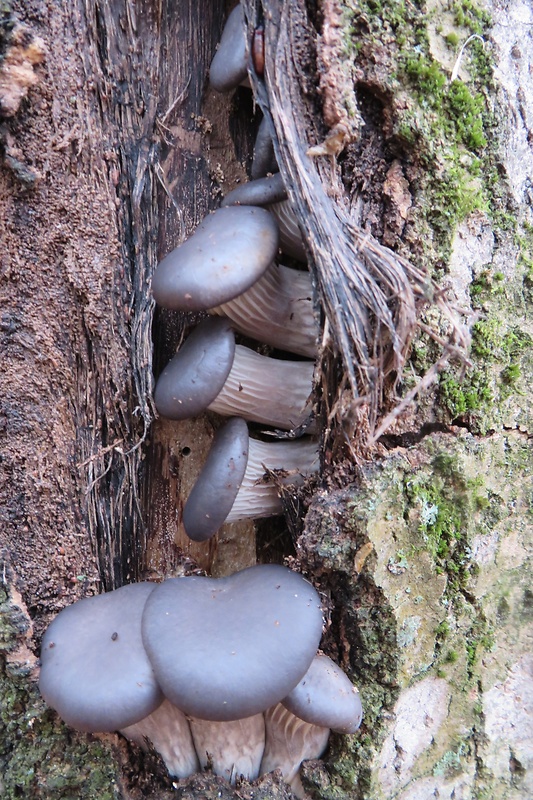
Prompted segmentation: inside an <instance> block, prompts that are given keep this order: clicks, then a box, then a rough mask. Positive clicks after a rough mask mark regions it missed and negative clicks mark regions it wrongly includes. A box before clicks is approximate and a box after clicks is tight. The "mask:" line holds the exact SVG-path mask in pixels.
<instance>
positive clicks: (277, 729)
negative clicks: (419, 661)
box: [261, 655, 363, 797]
mask: <svg viewBox="0 0 533 800" xmlns="http://www.w3.org/2000/svg"><path fill="white" fill-rule="evenodd" d="M362 714H363V712H362V706H361V700H360V697H359V692H358V691H357V689H356V688H355V686H353V684H352V683H351V681H350V679H349V678H348V676H347V675H346V674H345V673H344V672H343V671H342V669H341V668H340V667H339V666H337V664H335V663H334V662H333V661H332V660H331V659H330V658H328V657H327V656H324V655H317V656H315V658H314V659H313V662H312V664H311V666H310V667H309V669H308V671H307V672H306V674H305V675H304V676H303V678H302V679H301V681H300V682H299V683H298V685H297V686H296V687H295V688H294V689H293V690H292V692H290V693H289V694H288V695H287V697H285V698H284V699H283V700H282V701H281V703H278V704H277V705H276V706H274V707H273V708H270V709H269V710H268V711H267V712H266V714H265V724H266V744H265V752H264V755H263V760H262V762H261V774H263V773H265V772H271V771H272V770H274V769H280V770H281V772H282V774H283V778H284V780H285V781H286V782H287V783H289V784H290V785H291V788H292V790H293V792H294V793H295V795H296V796H297V797H304V796H305V792H304V790H303V787H302V784H301V781H300V777H299V774H298V771H299V769H300V765H301V763H302V761H306V760H307V759H311V758H320V756H321V755H322V753H323V752H324V750H325V749H326V746H327V743H328V739H329V732H330V729H331V730H335V731H337V732H338V733H355V731H356V730H357V729H358V728H359V726H360V724H361V719H362Z"/></svg>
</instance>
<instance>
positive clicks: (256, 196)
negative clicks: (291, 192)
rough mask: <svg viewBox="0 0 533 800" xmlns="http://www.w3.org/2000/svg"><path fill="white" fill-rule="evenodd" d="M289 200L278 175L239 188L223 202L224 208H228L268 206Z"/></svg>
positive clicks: (250, 182)
mask: <svg viewBox="0 0 533 800" xmlns="http://www.w3.org/2000/svg"><path fill="white" fill-rule="evenodd" d="M286 199H287V191H286V189H285V184H284V183H283V178H282V177H281V175H280V174H279V172H278V173H276V174H275V175H271V176H270V177H268V178H257V180H255V181H248V183H243V184H241V185H240V186H237V188H236V189H233V191H231V192H229V193H228V194H227V195H226V196H225V198H224V199H223V200H222V207H223V208H226V207H227V206H237V205H241V206H267V205H270V204H271V203H279V202H281V201H282V200H286Z"/></svg>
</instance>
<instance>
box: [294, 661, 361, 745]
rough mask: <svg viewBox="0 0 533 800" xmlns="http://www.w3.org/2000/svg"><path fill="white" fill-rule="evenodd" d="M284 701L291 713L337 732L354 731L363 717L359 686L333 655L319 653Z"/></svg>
mask: <svg viewBox="0 0 533 800" xmlns="http://www.w3.org/2000/svg"><path fill="white" fill-rule="evenodd" d="M281 702H282V704H283V705H284V706H285V708H287V709H288V710H289V711H290V712H291V713H292V714H294V715H295V716H297V717H299V718H300V719H303V720H304V721H305V722H310V723H312V724H313V725H319V726H321V727H322V728H331V730H334V731H337V733H355V731H356V730H357V729H358V728H359V726H360V724H361V720H362V718H363V708H362V705H361V697H360V695H359V692H358V690H357V689H356V688H355V686H354V685H353V684H352V682H351V681H350V679H349V678H348V676H347V675H346V673H345V672H343V670H342V669H341V668H340V667H339V666H337V664H335V662H334V661H332V660H331V658H328V656H324V655H317V656H315V658H314V659H313V662H312V664H311V666H310V667H309V669H308V670H307V672H306V674H305V675H304V677H303V678H302V680H301V681H300V682H299V684H298V685H297V686H296V687H295V688H294V689H293V690H292V692H291V693H290V694H289V695H288V696H287V697H284V698H283V700H282V701H281Z"/></svg>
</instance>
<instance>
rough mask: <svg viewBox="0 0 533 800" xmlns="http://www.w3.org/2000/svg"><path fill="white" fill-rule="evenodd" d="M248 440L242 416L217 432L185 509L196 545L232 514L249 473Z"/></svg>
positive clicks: (185, 521)
mask: <svg viewBox="0 0 533 800" xmlns="http://www.w3.org/2000/svg"><path fill="white" fill-rule="evenodd" d="M249 441H250V439H249V436H248V426H247V424H246V422H245V421H244V420H243V419H241V418H240V417H232V418H231V419H229V420H228V421H227V422H226V423H225V424H224V425H223V426H222V427H221V428H219V429H218V431H217V432H216V434H215V437H214V439H213V442H212V444H211V448H210V450H209V455H208V456H207V459H206V462H205V464H204V467H203V469H202V471H201V473H200V475H199V476H198V480H197V481H196V483H195V484H194V486H193V488H192V490H191V493H190V495H189V497H188V498H187V502H186V503H185V507H184V509H183V520H182V521H183V526H184V528H185V531H186V533H187V536H189V538H190V539H193V540H194V541H195V542H204V541H206V539H210V538H211V536H213V534H215V533H216V532H217V530H218V529H219V528H220V526H221V525H223V524H224V520H225V519H226V517H227V516H228V514H229V512H230V511H231V508H232V506H233V503H234V501H235V498H236V496H237V492H238V491H239V488H240V485H241V483H242V479H243V477H244V473H245V471H246V464H247V463H248V447H249Z"/></svg>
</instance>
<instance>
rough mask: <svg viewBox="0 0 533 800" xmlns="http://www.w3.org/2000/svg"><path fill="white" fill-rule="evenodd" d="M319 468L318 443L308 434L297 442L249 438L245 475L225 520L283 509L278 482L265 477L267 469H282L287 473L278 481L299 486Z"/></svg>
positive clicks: (276, 512) (230, 520) (278, 512)
mask: <svg viewBox="0 0 533 800" xmlns="http://www.w3.org/2000/svg"><path fill="white" fill-rule="evenodd" d="M318 468H319V458H318V449H317V444H316V442H314V441H313V440H311V439H309V438H303V439H299V440H298V441H295V442H260V441H258V440H257V439H250V441H249V448H248V462H247V465H246V470H245V473H244V478H243V479H242V483H241V485H240V488H239V491H238V492H237V496H236V498H235V502H234V503H233V506H232V507H231V511H230V512H229V514H228V516H227V517H226V520H225V521H226V522H235V521H236V520H238V519H245V518H249V517H252V518H254V519H259V518H261V517H274V516H276V515H277V514H281V513H282V512H283V504H282V502H281V497H280V495H279V489H278V486H277V485H276V483H274V481H273V480H272V478H271V477H269V476H267V477H266V478H265V469H266V470H269V471H272V472H273V471H275V470H280V471H283V473H285V474H284V475H283V476H280V481H279V482H280V483H281V484H283V485H285V486H298V485H301V484H302V483H303V481H304V480H305V477H306V476H307V475H310V474H312V473H313V472H317V471H318Z"/></svg>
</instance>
